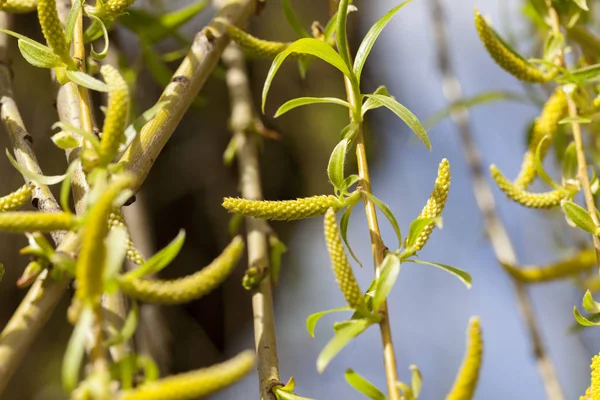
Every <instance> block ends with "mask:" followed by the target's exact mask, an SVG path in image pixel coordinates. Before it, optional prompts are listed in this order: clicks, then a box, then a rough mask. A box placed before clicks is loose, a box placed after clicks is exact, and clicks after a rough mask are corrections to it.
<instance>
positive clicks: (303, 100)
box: [274, 97, 350, 118]
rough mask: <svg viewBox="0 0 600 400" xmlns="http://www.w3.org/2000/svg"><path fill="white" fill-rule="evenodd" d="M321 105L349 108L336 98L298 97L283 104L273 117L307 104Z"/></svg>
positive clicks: (347, 104) (345, 102) (346, 103)
mask: <svg viewBox="0 0 600 400" xmlns="http://www.w3.org/2000/svg"><path fill="white" fill-rule="evenodd" d="M322 103H329V104H337V105H340V106H344V107H347V108H350V104H349V103H348V102H347V101H344V100H342V99H338V98H336V97H298V98H296V99H293V100H290V101H288V102H286V103H284V104H283V105H282V106H281V107H279V109H278V110H277V112H276V113H275V116H274V117H275V118H277V117H280V116H282V115H283V114H285V113H287V112H288V111H290V110H293V109H294V108H297V107H301V106H306V105H309V104H322Z"/></svg>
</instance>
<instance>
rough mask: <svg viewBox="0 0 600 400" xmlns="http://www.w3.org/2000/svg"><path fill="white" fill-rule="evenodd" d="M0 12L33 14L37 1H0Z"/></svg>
mask: <svg viewBox="0 0 600 400" xmlns="http://www.w3.org/2000/svg"><path fill="white" fill-rule="evenodd" d="M0 3H1V4H0V11H4V12H7V13H12V14H24V13H29V12H33V11H35V10H36V9H37V6H38V1H37V0H5V1H4V2H1V1H0Z"/></svg>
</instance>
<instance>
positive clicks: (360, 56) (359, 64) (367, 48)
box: [354, 0, 411, 82]
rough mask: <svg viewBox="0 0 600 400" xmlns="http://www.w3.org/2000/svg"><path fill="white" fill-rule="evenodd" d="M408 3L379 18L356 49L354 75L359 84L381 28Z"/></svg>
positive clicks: (406, 2)
mask: <svg viewBox="0 0 600 400" xmlns="http://www.w3.org/2000/svg"><path fill="white" fill-rule="evenodd" d="M410 1H411V0H408V1H405V2H404V3H402V4H400V5H397V6H396V7H394V8H392V9H391V10H390V11H389V12H388V13H387V14H385V15H384V16H383V17H381V19H379V21H377V22H376V23H375V24H374V25H373V26H372V27H371V29H369V32H367V34H366V35H365V37H364V39H363V41H362V43H361V44H360V47H359V48H358V51H357V52H356V58H355V59H354V74H356V79H358V81H359V82H360V76H361V73H362V70H363V67H364V65H365V62H366V61H367V57H369V53H370V52H371V49H372V48H373V45H374V44H375V41H376V40H377V38H378V37H379V34H380V33H381V31H383V28H385V26H386V25H387V24H388V22H390V20H391V19H392V18H393V17H394V15H396V13H397V12H398V11H399V10H400V9H401V8H402V7H404V6H405V5H407V4H408V3H410Z"/></svg>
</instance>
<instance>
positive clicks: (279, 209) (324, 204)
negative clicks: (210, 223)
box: [223, 195, 346, 221]
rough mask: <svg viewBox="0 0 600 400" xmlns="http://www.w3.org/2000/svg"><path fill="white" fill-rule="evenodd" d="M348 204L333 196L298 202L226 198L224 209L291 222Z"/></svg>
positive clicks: (307, 198)
mask: <svg viewBox="0 0 600 400" xmlns="http://www.w3.org/2000/svg"><path fill="white" fill-rule="evenodd" d="M345 205H346V204H345V203H344V202H342V201H340V200H339V199H338V198H337V197H335V196H331V195H328V196H326V195H322V196H313V197H306V198H302V199H296V200H284V201H267V200H248V199H239V198H233V197H226V198H225V199H224V200H223V207H225V208H226V209H227V210H228V211H229V212H230V213H234V214H242V215H245V216H247V217H254V218H260V219H267V220H277V221H291V220H297V219H304V218H311V217H316V216H317V215H323V214H325V212H327V210H328V209H329V208H333V209H334V210H335V211H338V210H339V209H341V208H342V207H344V206H345Z"/></svg>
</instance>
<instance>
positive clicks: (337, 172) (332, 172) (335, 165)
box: [327, 139, 348, 190]
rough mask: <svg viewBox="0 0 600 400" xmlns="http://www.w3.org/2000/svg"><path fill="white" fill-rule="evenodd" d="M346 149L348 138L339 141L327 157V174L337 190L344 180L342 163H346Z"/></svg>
mask: <svg viewBox="0 0 600 400" xmlns="http://www.w3.org/2000/svg"><path fill="white" fill-rule="evenodd" d="M347 151H348V139H344V140H342V141H341V142H339V143H338V144H337V145H336V146H335V148H334V149H333V152H332V153H331V157H330V158H329V164H328V165H327V176H328V177H329V181H330V182H331V184H332V185H333V186H334V187H335V188H336V189H338V190H340V187H341V186H342V182H343V181H344V164H345V163H346V152H347Z"/></svg>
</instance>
